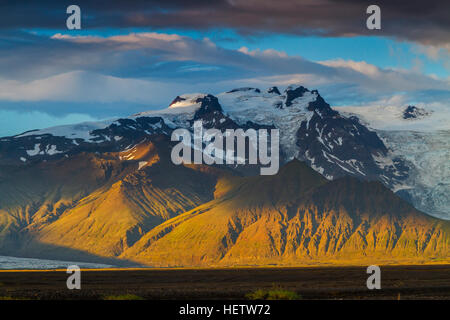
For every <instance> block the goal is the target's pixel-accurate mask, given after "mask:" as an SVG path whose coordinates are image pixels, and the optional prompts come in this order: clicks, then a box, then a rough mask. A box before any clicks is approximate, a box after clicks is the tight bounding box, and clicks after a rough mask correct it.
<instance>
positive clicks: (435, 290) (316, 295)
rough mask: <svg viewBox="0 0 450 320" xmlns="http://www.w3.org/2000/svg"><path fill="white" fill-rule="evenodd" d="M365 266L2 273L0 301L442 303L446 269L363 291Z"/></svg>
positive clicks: (412, 273) (389, 271)
mask: <svg viewBox="0 0 450 320" xmlns="http://www.w3.org/2000/svg"><path fill="white" fill-rule="evenodd" d="M368 276H369V275H367V273H366V268H365V267H315V268H242V269H129V270H124V269H121V270H118V269H116V270H83V271H82V275H81V277H82V279H81V280H82V288H81V290H68V289H67V288H66V279H67V277H68V274H67V273H66V272H65V271H64V270H57V271H2V272H0V297H1V299H10V298H13V299H43V300H48V299H50V300H52V299H89V300H91V299H93V300H96V299H105V298H106V297H108V296H114V297H117V296H122V295H130V296H131V295H134V296H137V297H140V298H143V299H167V300H172V299H181V300H183V299H246V295H247V294H248V293H250V292H254V291H255V290H258V289H263V290H272V289H283V290H289V291H293V292H296V293H297V294H298V295H299V296H300V297H301V299H402V300H404V299H446V300H450V265H426V266H383V267H381V287H382V288H381V290H368V289H367V287H366V280H367V277H368Z"/></svg>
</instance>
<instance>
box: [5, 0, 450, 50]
mask: <svg viewBox="0 0 450 320" xmlns="http://www.w3.org/2000/svg"><path fill="white" fill-rule="evenodd" d="M23 3H24V4H19V3H18V2H17V1H3V4H2V6H1V19H0V27H1V28H35V27H40V28H65V17H66V13H65V9H66V7H67V6H68V5H70V4H74V3H76V4H78V5H79V6H80V7H81V9H82V14H83V27H84V28H102V27H105V28H106V27H116V28H127V27H155V28H162V27H169V28H172V27H179V28H192V29H208V28H219V27H226V28H232V29H235V30H236V31H238V32H240V33H245V34H258V33H265V32H269V33H271V32H275V33H289V34H299V35H319V36H337V37H342V36H344V37H345V36H352V35H378V36H390V37H395V38H398V39H401V40H410V41H416V42H420V43H422V44H427V45H443V44H448V43H449V42H450V19H449V12H450V1H441V0H428V1H398V0H397V1H396V0H377V1H373V0H371V1H365V0H362V1H361V0H339V1H338V0H304V1H299V0H297V1H296V0H276V1H275V0H217V1H207V0H196V1H185V0H184V1H181V0H176V1H167V0H164V1H125V0H121V1H105V0H100V1H85V0H77V1H40V2H39V3H35V2H34V1H33V2H31V1H27V2H24V1H23ZM370 4H377V5H379V6H380V7H381V13H382V29H381V30H375V31H371V30H367V29H366V24H365V21H366V18H367V14H366V13H365V12H366V8H367V6H368V5H370Z"/></svg>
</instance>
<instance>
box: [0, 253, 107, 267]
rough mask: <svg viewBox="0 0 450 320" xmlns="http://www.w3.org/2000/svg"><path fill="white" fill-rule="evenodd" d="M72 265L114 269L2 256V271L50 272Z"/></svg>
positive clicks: (89, 264) (91, 264)
mask: <svg viewBox="0 0 450 320" xmlns="http://www.w3.org/2000/svg"><path fill="white" fill-rule="evenodd" d="M70 265H77V266H79V267H80V268H92V269H103V268H110V267H113V266H111V265H106V264H98V263H87V262H73V261H72V262H70V261H59V260H44V259H31V258H16V257H6V256H0V269H1V270H49V269H66V268H67V267H68V266H70Z"/></svg>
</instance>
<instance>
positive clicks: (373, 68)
mask: <svg viewBox="0 0 450 320" xmlns="http://www.w3.org/2000/svg"><path fill="white" fill-rule="evenodd" d="M372 2H373V1H371V2H368V1H364V0H362V1H361V0H359V1H356V0H340V1H337V0H336V1H334V0H304V1H301V0H277V1H274V0H272V1H269V0H216V1H206V0H197V1H182V0H175V1H167V0H165V1H140V0H137V1H132V2H131V3H130V1H124V0H122V1H104V0H99V1H95V2H94V1H84V0H83V1H81V0H76V1H70V2H68V1H64V0H62V1H2V5H1V11H0V136H7V135H14V134H18V133H21V132H23V131H26V130H31V129H38V128H45V127H49V126H54V125H61V124H68V123H76V122H82V121H95V120H96V119H105V118H114V117H117V116H128V115H131V114H134V113H136V112H140V111H146V110H152V109H161V108H165V107H167V106H168V105H169V103H170V102H171V101H172V100H173V99H174V98H175V97H176V96H177V95H181V94H184V93H196V92H202V93H211V94H218V93H220V92H224V91H228V90H231V89H234V88H237V87H248V86H251V87H258V88H261V89H265V88H268V87H271V86H274V85H276V86H279V87H281V88H283V87H285V86H287V85H289V84H301V85H303V86H305V87H307V88H310V89H318V90H319V92H320V93H321V95H322V96H323V97H324V98H325V100H326V101H327V102H329V103H330V104H331V105H332V106H336V107H337V106H372V105H373V106H375V105H401V106H402V105H405V106H406V105H409V104H416V105H421V104H422V105H424V104H433V105H436V104H441V105H443V106H446V107H449V108H450V19H449V12H450V2H448V1H435V0H428V1H396V0H390V1H387V0H386V1H384V0H383V1H377V2H376V4H377V5H378V6H379V7H380V9H381V29H380V30H369V29H368V28H367V27H366V20H367V18H368V17H369V14H367V13H366V8H367V7H368V5H370V4H373V3H372ZM71 4H77V5H78V6H79V7H80V9H81V29H80V30H68V28H67V27H66V19H67V18H68V17H69V14H67V13H66V8H67V7H68V6H69V5H71Z"/></svg>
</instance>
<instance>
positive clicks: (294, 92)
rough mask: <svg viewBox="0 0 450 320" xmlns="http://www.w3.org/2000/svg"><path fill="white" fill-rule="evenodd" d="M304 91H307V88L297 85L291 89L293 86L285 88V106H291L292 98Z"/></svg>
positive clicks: (300, 95) (298, 96)
mask: <svg viewBox="0 0 450 320" xmlns="http://www.w3.org/2000/svg"><path fill="white" fill-rule="evenodd" d="M305 92H309V90H308V89H306V88H305V87H303V86H299V87H297V88H295V89H293V88H287V89H286V91H285V94H286V102H285V105H286V107H289V106H291V105H292V101H293V100H294V99H297V98H300V97H303V94H304V93H305Z"/></svg>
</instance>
